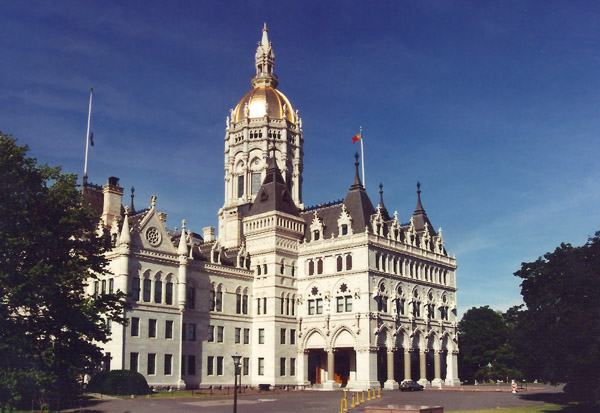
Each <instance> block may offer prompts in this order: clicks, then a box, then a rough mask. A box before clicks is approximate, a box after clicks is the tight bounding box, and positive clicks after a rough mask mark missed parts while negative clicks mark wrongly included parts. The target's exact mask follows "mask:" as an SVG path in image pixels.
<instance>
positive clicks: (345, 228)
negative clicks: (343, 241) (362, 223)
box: [342, 224, 348, 235]
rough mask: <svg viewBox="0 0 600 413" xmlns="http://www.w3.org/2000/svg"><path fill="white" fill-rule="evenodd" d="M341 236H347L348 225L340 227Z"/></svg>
mask: <svg viewBox="0 0 600 413" xmlns="http://www.w3.org/2000/svg"><path fill="white" fill-rule="evenodd" d="M342 235H348V225H346V224H343V225H342Z"/></svg>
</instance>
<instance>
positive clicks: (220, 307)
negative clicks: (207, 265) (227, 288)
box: [215, 286, 223, 311]
mask: <svg viewBox="0 0 600 413" xmlns="http://www.w3.org/2000/svg"><path fill="white" fill-rule="evenodd" d="M215 305H216V308H215V309H216V310H217V311H223V291H221V287H220V286H219V289H218V290H217V299H216V303H215Z"/></svg>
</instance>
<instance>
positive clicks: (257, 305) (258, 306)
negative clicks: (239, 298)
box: [256, 298, 260, 315]
mask: <svg viewBox="0 0 600 413" xmlns="http://www.w3.org/2000/svg"><path fill="white" fill-rule="evenodd" d="M256 314H259V315H260V298H257V299H256Z"/></svg>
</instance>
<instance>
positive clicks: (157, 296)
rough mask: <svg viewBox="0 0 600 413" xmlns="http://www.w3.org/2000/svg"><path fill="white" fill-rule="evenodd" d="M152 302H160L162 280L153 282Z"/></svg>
mask: <svg viewBox="0 0 600 413" xmlns="http://www.w3.org/2000/svg"><path fill="white" fill-rule="evenodd" d="M154 302H155V303H157V304H160V303H162V281H160V280H156V281H155V282H154Z"/></svg>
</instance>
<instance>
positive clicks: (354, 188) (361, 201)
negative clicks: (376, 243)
mask: <svg viewBox="0 0 600 413" xmlns="http://www.w3.org/2000/svg"><path fill="white" fill-rule="evenodd" d="M354 159H355V162H354V168H355V173H354V182H353V183H352V185H351V186H350V190H349V191H348V194H347V195H346V199H344V205H346V210H347V211H348V214H349V215H350V216H351V217H352V231H353V232H354V233H361V232H364V231H365V227H366V226H367V225H369V223H370V219H371V215H372V214H374V213H375V208H373V204H372V203H371V200H370V199H369V195H367V191H365V187H364V186H363V184H362V182H361V181H360V177H359V175H358V165H359V163H358V153H356V154H355V155H354Z"/></svg>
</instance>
